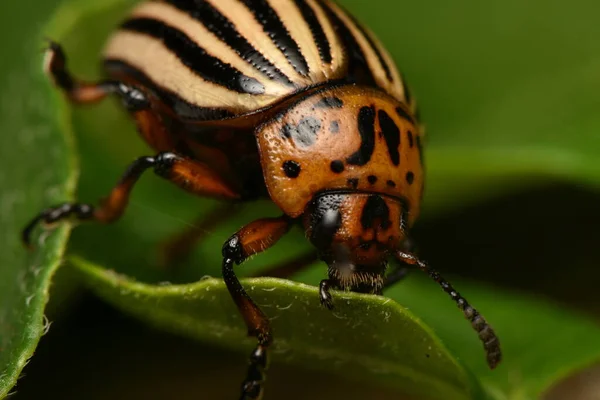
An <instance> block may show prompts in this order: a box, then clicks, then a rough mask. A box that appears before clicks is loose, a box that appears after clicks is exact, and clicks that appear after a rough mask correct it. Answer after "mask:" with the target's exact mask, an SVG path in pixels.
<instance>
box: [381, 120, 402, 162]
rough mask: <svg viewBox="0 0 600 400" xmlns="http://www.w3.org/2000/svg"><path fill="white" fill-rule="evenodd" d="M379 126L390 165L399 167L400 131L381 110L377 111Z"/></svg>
mask: <svg viewBox="0 0 600 400" xmlns="http://www.w3.org/2000/svg"><path fill="white" fill-rule="evenodd" d="M379 125H380V127H381V133H382V134H383V137H384V138H385V143H386V144H387V148H388V153H389V154H390V159H391V160H392V164H394V165H396V166H398V165H400V150H399V147H400V129H399V128H398V125H396V123H395V122H394V120H393V119H392V118H391V117H390V116H389V115H388V113H386V112H385V111H383V110H379Z"/></svg>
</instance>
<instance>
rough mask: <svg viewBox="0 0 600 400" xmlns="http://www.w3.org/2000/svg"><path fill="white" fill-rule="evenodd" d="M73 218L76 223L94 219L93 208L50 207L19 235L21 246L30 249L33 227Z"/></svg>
mask: <svg viewBox="0 0 600 400" xmlns="http://www.w3.org/2000/svg"><path fill="white" fill-rule="evenodd" d="M72 216H74V217H75V218H76V219H77V220H78V221H85V220H89V219H92V218H93V217H94V207H93V206H91V205H89V204H83V203H63V204H61V205H58V206H55V207H50V208H47V209H45V210H44V211H42V212H41V213H39V214H38V215H37V216H36V217H35V218H33V219H32V220H31V221H30V222H29V223H28V224H27V226H25V228H24V229H23V231H22V233H21V240H22V241H23V244H24V245H25V246H26V247H28V248H30V249H31V248H32V245H31V233H32V232H33V230H34V229H35V227H36V226H37V225H38V224H40V223H43V224H46V225H50V224H54V223H57V222H59V221H62V220H65V219H67V218H70V217H72Z"/></svg>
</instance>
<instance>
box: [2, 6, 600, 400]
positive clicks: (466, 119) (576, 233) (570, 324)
mask: <svg viewBox="0 0 600 400" xmlns="http://www.w3.org/2000/svg"><path fill="white" fill-rule="evenodd" d="M340 2H341V3H342V4H344V5H345V6H347V8H348V9H349V10H351V11H352V12H354V13H355V14H356V15H357V17H358V18H359V19H360V20H362V21H364V22H365V23H366V24H367V25H368V26H370V27H371V29H372V30H373V31H374V32H375V33H377V34H378V36H380V38H381V39H382V41H383V42H384V43H385V45H386V46H387V47H388V48H389V50H390V51H391V52H392V54H393V56H394V59H395V60H396V61H397V63H398V65H399V66H400V68H401V70H402V72H403V73H404V75H405V77H406V78H407V80H408V81H409V84H410V86H411V88H412V89H413V92H414V94H415V96H416V98H417V101H418V103H419V106H420V108H421V112H422V117H423V119H424V122H425V124H426V128H427V143H426V144H427V154H426V162H427V171H428V180H427V194H426V201H425V208H424V215H423V218H422V219H421V220H420V221H419V223H418V224H417V226H416V228H415V231H414V237H415V239H416V241H417V242H418V243H419V251H420V254H421V255H422V256H423V257H424V258H426V259H427V260H429V261H430V262H431V264H432V265H434V266H436V267H437V268H438V269H439V270H441V271H443V272H444V273H445V274H446V275H449V277H450V278H451V281H453V282H454V281H455V280H456V281H458V283H456V286H457V288H458V289H459V290H461V291H463V288H465V289H464V294H465V295H466V297H467V298H468V299H469V300H470V301H472V302H473V303H474V304H475V305H476V306H478V305H479V307H480V308H481V309H482V312H483V314H484V315H485V316H486V317H487V318H488V320H490V321H491V322H492V323H493V324H494V321H496V323H495V324H494V326H498V327H499V329H498V331H499V333H505V336H502V335H501V339H503V338H505V339H503V340H505V342H506V343H508V350H507V354H508V355H509V356H511V355H512V356H513V357H512V360H511V357H509V359H508V360H507V363H505V364H507V365H505V366H504V367H503V368H504V369H499V370H498V371H496V372H488V371H486V370H485V369H484V365H483V361H482V360H483V354H482V351H481V348H480V345H479V343H477V341H476V340H475V338H474V334H473V333H472V332H470V331H469V327H468V324H467V323H466V322H465V321H464V320H463V318H462V316H461V315H460V313H459V312H458V311H456V310H455V309H454V308H453V306H452V304H448V303H449V301H448V300H447V299H446V298H444V297H443V295H440V296H439V298H438V297H435V298H434V297H431V298H430V297H429V296H430V293H433V294H432V295H431V296H435V295H437V294H438V291H439V290H438V289H437V288H435V287H430V283H429V282H428V281H427V280H425V279H423V278H422V277H418V276H415V277H413V276H411V277H410V278H409V279H408V280H407V282H405V283H402V284H400V285H399V286H398V287H396V288H394V289H393V290H392V291H391V292H390V296H391V297H392V298H393V299H394V300H396V301H398V302H400V303H401V304H406V305H408V306H409V308H410V310H411V311H412V312H413V313H415V314H416V315H417V316H418V317H420V318H422V319H423V320H424V321H425V322H426V323H427V324H428V325H430V326H431V328H432V329H433V330H434V331H435V332H436V333H437V334H439V335H440V337H441V338H442V340H443V341H444V343H445V344H446V345H447V346H448V347H449V348H450V350H451V351H452V352H453V353H455V355H456V356H457V357H458V359H459V360H460V361H461V363H463V362H464V363H465V364H466V366H467V368H468V369H469V370H470V371H471V372H472V373H473V374H474V375H475V376H476V377H477V378H478V379H481V381H482V382H483V386H484V387H485V388H486V390H487V391H488V395H489V396H491V397H492V398H497V399H504V398H506V399H530V398H537V397H541V396H545V398H546V399H596V398H598V397H597V396H598V393H600V388H599V387H598V385H597V383H596V382H597V381H599V380H600V379H599V378H600V376H599V372H598V368H594V367H593V366H592V365H593V360H596V361H598V360H600V357H599V355H600V335H599V336H598V338H597V340H594V339H593V336H594V334H595V332H596V331H595V330H594V329H596V328H597V325H598V324H597V320H598V315H600V294H599V291H598V289H597V288H598V282H600V272H598V268H597V267H596V266H597V265H598V262H599V261H600V252H599V250H598V249H599V247H598V245H597V243H598V240H599V239H600V233H598V230H597V226H599V223H600V212H598V210H597V204H598V200H599V198H600V196H598V192H597V188H598V185H599V184H600V162H599V161H598V160H597V155H598V154H600V135H599V133H600V113H599V112H598V111H597V110H599V109H600V95H598V93H600V41H598V37H599V34H600V26H599V24H598V23H597V15H598V11H600V6H598V4H597V3H596V2H593V1H591V0H590V1H585V0H576V1H573V2H570V3H569V4H565V3H563V2H559V1H543V0H536V1H529V2H527V3H525V2H521V1H518V0H508V1H502V2H500V1H489V2H478V1H476V0H461V1H457V2H451V3H450V2H444V1H433V0H432V1H423V2H408V1H398V0H373V1H370V2H366V1H363V0H345V1H340ZM133 3H134V2H133V1H126V0H122V1H119V0H93V1H83V0H80V1H77V0H71V1H66V2H64V1H58V0H57V1H53V0H36V1H33V0H25V1H20V2H18V3H13V2H10V3H9V2H3V3H2V4H1V5H0V22H1V23H0V32H1V33H2V35H1V36H0V40H1V42H2V45H1V47H0V48H1V49H2V50H1V51H2V56H1V57H0V72H1V74H0V87H2V88H3V90H2V91H1V92H0V101H1V102H0V117H1V118H0V127H1V128H2V134H1V135H0V232H2V238H3V241H4V243H3V244H2V245H1V246H3V247H1V248H0V250H2V251H1V252H0V253H1V254H0V382H2V379H3V378H4V377H6V376H9V375H10V374H9V373H7V374H6V375H3V374H4V372H3V370H4V369H3V368H4V366H3V365H2V363H3V362H4V363H6V364H7V365H9V364H10V365H12V363H13V361H14V360H17V359H18V360H19V362H15V365H17V366H22V365H23V363H24V361H25V359H26V358H27V354H28V352H31V351H33V348H34V347H35V343H36V342H37V339H38V338H39V336H40V335H41V334H42V330H43V329H44V325H43V320H42V315H43V306H44V301H45V295H46V291H47V289H48V287H49V282H50V278H51V277H52V274H53V272H54V270H55V268H56V267H57V266H58V264H59V263H61V260H63V258H62V255H61V252H62V243H63V242H64V241H66V235H67V233H66V229H62V230H61V231H58V232H55V233H53V234H52V235H50V236H49V238H48V241H47V243H46V245H47V248H48V249H50V250H48V251H47V252H41V253H38V254H36V255H27V254H25V252H24V251H23V249H22V248H21V247H20V245H19V243H18V236H17V235H18V229H19V228H20V227H21V226H22V225H23V223H24V222H25V221H26V220H27V218H28V217H30V216H31V215H32V213H34V212H35V211H37V210H38V209H40V208H41V207H43V206H46V205H48V204H51V203H53V202H55V201H58V200H64V199H68V198H70V197H71V195H72V193H71V192H72V191H73V185H74V183H75V180H76V179H77V178H78V177H77V171H78V169H77V168H76V167H75V166H76V165H77V164H79V165H80V166H81V176H80V177H79V180H78V188H77V194H76V197H77V198H79V199H82V200H84V201H94V200H95V199H97V198H99V197H101V196H103V195H105V194H106V193H107V191H108V190H109V189H110V187H111V186H112V185H113V184H114V182H115V181H116V179H117V177H118V176H119V175H120V174H121V172H122V171H123V170H124V168H125V166H126V165H127V163H128V162H129V161H130V160H132V159H133V158H135V157H137V156H139V155H145V154H148V150H147V148H146V147H145V145H144V144H143V143H142V142H141V140H139V138H138V136H137V134H136V133H135V131H134V128H133V125H132V124H131V122H130V121H129V120H128V119H127V118H126V116H125V115H124V113H123V112H121V111H120V110H119V108H118V104H117V102H116V101H114V102H113V101H108V102H105V103H103V104H101V105H99V106H98V107H92V108H79V109H71V108H69V107H68V106H66V105H65V104H64V103H63V102H62V100H61V98H60V96H58V95H57V94H56V93H55V92H54V91H53V90H52V88H50V87H49V85H48V84H47V82H45V78H44V77H43V76H42V74H41V67H40V65H41V52H40V49H41V48H42V46H43V42H42V41H41V38H42V37H43V36H45V35H50V36H51V37H53V38H56V39H59V40H60V41H61V42H62V43H63V44H64V45H65V48H66V50H67V51H68V53H69V55H70V65H71V67H72V69H73V71H74V72H76V73H77V75H78V76H82V77H86V78H90V79H91V78H94V77H97V76H99V74H100V71H99V69H98V56H97V54H98V51H99V49H100V48H101V46H102V42H103V40H104V38H105V36H106V34H107V33H108V32H110V30H111V27H112V26H114V24H116V23H118V21H119V19H120V18H121V17H122V15H124V13H125V11H126V9H127V7H128V5H129V4H133ZM71 133H72V134H73V138H74V140H72V138H71V136H70V135H71ZM71 153H72V155H71ZM74 157H76V158H74ZM77 159H78V160H77ZM151 175H152V174H148V176H147V177H144V178H143V179H142V181H141V182H140V185H139V187H137V188H136V190H135V195H134V198H133V201H132V205H131V207H130V209H129V210H128V213H127V214H126V216H125V217H124V218H123V220H122V221H120V222H119V223H117V224H115V225H112V226H81V227H78V228H77V230H76V231H75V232H74V233H73V236H72V238H71V240H70V242H69V253H71V254H77V255H80V256H82V257H84V258H86V259H88V260H90V261H92V262H94V263H97V264H99V265H101V266H103V267H106V268H111V269H114V270H116V271H118V272H120V273H123V274H127V275H129V276H133V277H135V278H137V279H139V280H140V281H143V282H149V283H156V282H163V281H169V282H173V283H184V282H193V281H196V280H198V279H200V278H201V277H202V276H204V275H207V274H208V275H212V276H218V275H219V249H220V247H221V244H222V242H223V241H224V240H225V239H226V238H227V237H228V236H229V234H231V233H232V232H234V231H235V230H236V229H238V228H239V227H240V226H241V225H243V224H244V223H246V222H248V221H250V220H252V219H254V218H257V217H258V216H264V215H273V214H275V213H276V210H274V209H273V208H272V207H269V205H265V204H253V205H251V206H250V207H249V208H248V209H247V210H245V211H244V212H242V213H241V215H239V216H237V217H236V218H235V219H234V220H232V221H231V222H228V223H227V224H224V225H223V226H222V227H220V228H218V229H217V230H215V231H212V232H209V235H208V238H207V240H206V242H205V243H203V244H202V245H201V246H199V247H198V249H197V250H196V251H195V253H194V256H193V259H192V261H191V262H189V263H187V264H185V266H182V267H181V268H179V269H177V270H175V271H166V270H165V269H163V268H161V267H160V265H159V263H158V260H159V257H158V255H159V252H158V246H159V245H160V243H161V242H162V240H164V239H165V238H166V237H168V236H169V235H170V234H173V233H175V232H178V231H181V230H182V229H185V228H186V227H188V226H190V224H194V223H195V221H196V219H197V217H198V216H199V215H200V214H203V213H208V212H210V209H211V207H213V206H214V205H215V203H214V202H210V201H205V200H198V199H196V198H192V197H191V196H187V195H186V194H184V193H180V192H179V191H177V190H175V189H173V188H172V187H171V186H170V185H169V184H167V183H165V182H162V181H160V180H159V179H157V178H155V177H154V176H151ZM307 246H308V245H307V244H306V243H305V242H304V241H303V239H302V233H301V232H293V233H292V234H291V235H290V236H289V237H287V238H285V239H284V240H283V241H282V243H281V244H279V245H278V246H276V247H275V248H274V249H273V250H272V251H269V252H267V253H266V254H265V255H264V256H260V257H256V258H255V259H253V260H252V261H251V262H249V264H248V267H244V271H248V272H253V271H254V272H256V271H258V270H260V269H261V268H264V267H265V266H267V265H269V264H273V263H274V262H276V261H278V260H282V259H285V258H286V257H289V256H291V255H293V254H298V253H301V252H302V251H303V250H306V249H307ZM63 264H64V263H63ZM244 273H246V272H243V273H242V274H244ZM323 276H325V269H324V268H323V266H315V267H313V268H312V269H311V270H310V271H308V272H307V273H304V274H301V275H299V276H298V277H297V279H298V280H300V281H302V282H306V283H309V284H314V283H315V282H318V280H319V279H321V278H322V277H323ZM55 282H56V284H55V285H54V286H53V287H52V290H51V293H50V298H51V300H52V301H51V303H50V308H49V310H48V311H47V312H46V314H48V315H49V317H50V320H52V321H53V323H52V325H51V328H50V330H49V333H48V334H47V335H46V336H44V337H43V338H42V340H41V342H40V347H39V348H38V350H37V351H36V355H35V357H34V358H33V359H32V361H31V362H30V364H29V365H28V366H27V367H26V368H25V370H24V376H23V377H22V378H21V379H20V380H19V382H18V386H17V393H16V395H15V398H17V399H37V398H41V397H44V398H61V399H71V398H72V399H82V398H85V399H100V398H103V399H104V398H115V399H117V398H118V399H121V398H122V399H129V398H145V399H166V398H180V399H187V398H189V399H192V398H199V397H200V398H203V397H206V398H215V399H220V398H223V399H228V398H233V396H235V395H236V392H237V387H238V384H239V383H238V382H239V381H240V379H241V377H242V374H243V371H244V364H245V355H246V353H247V352H249V350H250V347H248V346H246V347H242V349H244V350H243V351H241V350H240V346H237V347H236V346H234V345H230V344H229V343H219V342H218V341H216V344H215V341H211V342H209V341H203V340H196V341H193V340H189V339H182V338H181V337H179V336H175V335H172V334H169V333H165V332H162V331H161V330H157V329H154V328H150V327H148V326H147V325H146V324H144V323H143V322H140V321H139V320H138V319H135V318H131V317H127V316H124V315H123V314H122V313H121V312H120V311H117V308H118V307H114V305H113V306H109V305H107V304H106V303H104V302H102V301H100V300H98V299H97V298H96V297H95V296H93V295H91V294H90V293H89V292H88V291H85V290H84V289H83V288H84V286H83V285H81V284H80V283H79V282H78V280H77V279H76V278H75V275H74V274H73V270H72V269H69V268H63V269H60V270H59V275H58V277H57V278H56V279H55ZM522 296H526V298H525V299H524V300H521V299H522ZM506 299H509V300H511V301H507V302H504V300H506ZM512 299H514V302H513V301H512ZM521 301H522V302H521ZM530 301H531V304H533V303H535V304H541V305H543V307H542V308H540V309H539V310H544V311H543V312H540V311H538V309H537V308H531V310H534V311H530V312H529V311H528V310H529V308H528V307H529V304H530ZM24 304H25V305H26V306H27V307H23V305H24ZM113 304H114V302H113ZM438 305H439V308H438ZM117 306H118V304H117ZM32 309H33V311H31V310H32ZM538 314H544V315H538ZM29 316H31V318H29ZM537 317H539V319H538V318H537ZM544 318H546V319H544ZM300 322H303V321H300ZM310 322H311V320H310V317H307V319H306V323H310ZM322 323H323V324H325V325H326V324H327V320H324V321H323V322H322ZM588 324H591V325H588ZM590 326H593V328H589V329H588V327H590ZM580 327H581V328H580ZM325 328H326V326H325ZM520 328H523V332H521V331H520V330H519V329H520ZM569 328H573V329H569ZM583 328H586V329H583ZM536 329H537V330H536ZM167 330H168V329H167ZM584 332H587V334H588V336H586V333H584ZM463 334H464V338H463ZM467 335H468V336H467ZM520 335H522V336H520ZM383 336H384V339H383V340H384V341H386V340H389V341H391V340H395V341H398V342H400V344H402V337H399V336H398V335H395V333H394V332H384V333H383ZM590 337H591V338H590ZM21 341H22V344H21ZM15 343H18V345H15ZM246 343H248V342H246ZM406 345H407V346H410V343H406ZM529 345H531V346H529ZM535 345H539V346H538V347H537V348H536V346H535ZM532 349H534V350H532ZM528 352H532V353H533V352H539V354H533V355H532V356H531V357H528V356H529V354H526V353H528ZM520 353H523V354H525V355H524V356H523V360H516V359H517V358H518V357H516V356H517V355H521V354H520ZM515 360H516V361H515ZM316 363H317V362H315V364H316ZM527 363H529V364H531V365H525V364H527ZM305 364H306V363H298V362H295V361H294V360H292V362H283V360H281V359H277V357H275V358H274V360H273V365H272V367H271V369H270V371H269V381H268V384H267V387H266V396H265V400H269V399H281V398H286V399H306V398H311V399H325V398H331V397H334V396H338V397H340V398H347V399H363V398H374V399H379V398H380V399H398V398H401V397H399V396H401V395H400V392H401V390H400V391H399V390H398V388H397V387H394V386H393V385H391V386H390V385H383V384H382V383H381V382H380V381H378V380H377V379H375V378H374V376H371V375H368V374H367V376H365V377H364V379H362V380H356V379H354V375H353V373H351V372H352V371H348V374H347V375H346V374H345V372H344V371H343V370H339V369H335V368H330V366H329V365H328V364H323V365H308V367H312V368H313V369H311V368H306V367H307V365H305ZM557 365H559V366H562V367H563V368H562V369H561V370H560V371H559V370H558V368H556V366H557ZM315 368H316V369H315ZM552 368H555V369H554V370H551V371H549V370H550V369H552ZM12 369H13V370H16V369H18V368H17V367H15V368H12ZM330 369H331V372H326V371H329V370H330ZM7 370H10V368H9V369H7ZM324 371H325V372H324ZM523 371H527V373H524V372H523ZM523 374H524V375H526V376H523ZM535 374H538V376H532V375H535ZM550 377H553V379H550ZM567 377H569V378H568V379H566V380H563V378H567ZM8 380H9V379H8V378H7V381H8ZM529 382H535V384H534V383H529ZM0 386H1V385H0ZM424 392H426V390H425V391H424ZM0 393H2V390H1V389H0ZM594 396H596V397H594ZM0 397H1V396H0Z"/></svg>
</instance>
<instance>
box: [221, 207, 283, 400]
mask: <svg viewBox="0 0 600 400" xmlns="http://www.w3.org/2000/svg"><path fill="white" fill-rule="evenodd" d="M290 224H291V220H290V219H289V218H288V217H287V216H285V215H284V216H282V217H279V218H264V219H259V220H256V221H254V222H252V223H250V224H249V225H246V226H245V227H243V228H242V229H241V230H240V231H238V232H237V233H236V234H235V235H233V236H231V237H230V238H229V239H228V240H227V242H225V244H224V245H223V279H224V280H225V284H226V285H227V289H228V290H229V293H230V294H231V297H232V298H233V301H234V302H235V305H236V306H237V308H238V310H239V312H240V313H241V315H242V317H243V318H244V322H245V323H246V326H247V328H248V335H249V336H254V337H255V338H256V339H257V340H258V344H257V346H256V348H255V349H254V350H253V351H252V353H251V354H250V362H249V366H248V372H247V374H246V379H245V380H244V382H243V384H242V395H241V397H240V399H241V400H255V399H259V398H260V397H261V395H262V389H263V387H262V386H263V383H264V381H265V376H264V372H265V370H266V369H267V365H268V363H267V348H268V347H269V345H270V344H271V341H272V333H271V327H270V324H269V320H268V318H267V316H266V315H265V314H264V313H263V312H262V311H261V309H260V308H259V307H258V306H257V305H256V303H254V301H253V300H252V299H251V298H250V296H249V295H248V293H246V291H245V290H244V288H243V287H242V285H241V283H240V281H239V280H238V278H237V276H236V275H235V271H234V269H233V267H234V264H238V265H239V264H241V263H242V262H243V261H244V260H246V259H247V258H248V257H250V256H252V255H253V254H257V253H260V252H262V251H264V250H266V249H268V248H269V247H271V246H273V245H274V244H275V243H276V242H277V241H278V240H279V239H280V238H281V237H282V236H283V235H284V234H285V233H286V232H287V231H288V230H289V228H290Z"/></svg>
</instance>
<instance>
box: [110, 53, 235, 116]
mask: <svg viewBox="0 0 600 400" xmlns="http://www.w3.org/2000/svg"><path fill="white" fill-rule="evenodd" d="M104 67H105V69H106V70H107V71H109V73H111V74H112V75H117V76H123V75H125V76H129V77H131V78H133V79H134V80H135V81H136V82H138V83H139V84H140V85H142V86H143V87H144V89H145V90H147V91H148V92H150V93H152V94H154V95H155V96H156V97H158V99H160V101H161V102H163V103H164V104H165V105H166V106H167V107H169V108H170V109H171V110H173V112H175V114H177V116H179V117H180V118H182V119H184V120H195V121H213V120H219V119H225V118H230V117H232V116H233V115H234V114H233V113H232V112H231V111H229V110H227V109H224V108H208V107H199V106H197V105H195V104H192V103H190V102H188V101H186V100H184V99H182V98H181V97H180V96H179V95H178V94H177V93H174V92H172V91H170V90H168V89H166V88H163V87H160V86H158V85H157V84H156V83H154V81H153V80H152V79H151V78H150V77H148V76H147V75H146V74H144V73H143V72H142V71H140V70H138V69H137V68H135V67H133V66H131V65H129V64H128V63H127V62H125V61H123V60H118V59H114V58H111V59H106V60H104Z"/></svg>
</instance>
